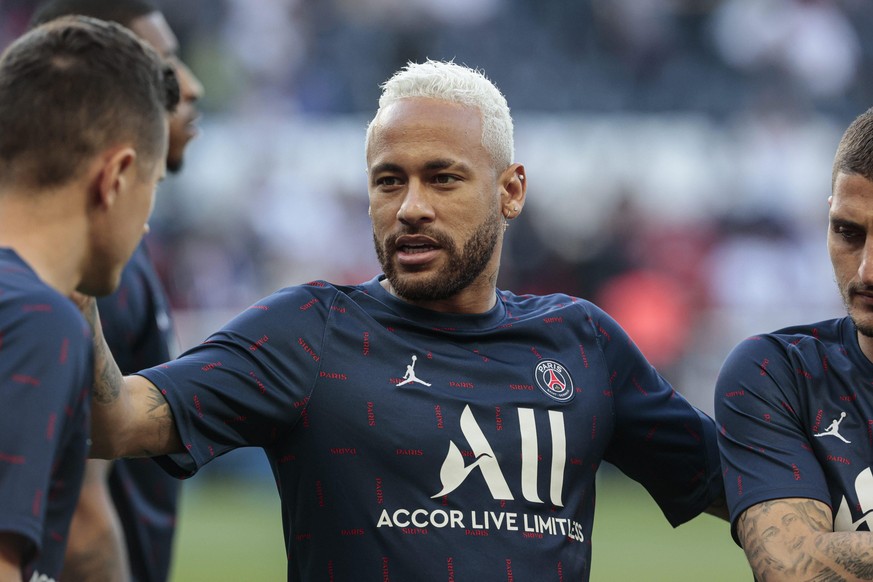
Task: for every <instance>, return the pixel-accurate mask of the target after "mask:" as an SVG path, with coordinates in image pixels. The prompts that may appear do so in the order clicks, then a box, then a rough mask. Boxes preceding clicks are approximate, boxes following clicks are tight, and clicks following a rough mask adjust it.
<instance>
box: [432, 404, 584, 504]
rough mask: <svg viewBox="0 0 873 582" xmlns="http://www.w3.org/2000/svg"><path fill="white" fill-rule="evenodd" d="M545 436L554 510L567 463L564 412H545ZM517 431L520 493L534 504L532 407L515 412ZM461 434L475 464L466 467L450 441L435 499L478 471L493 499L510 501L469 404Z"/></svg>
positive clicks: (535, 448) (535, 464)
mask: <svg viewBox="0 0 873 582" xmlns="http://www.w3.org/2000/svg"><path fill="white" fill-rule="evenodd" d="M548 419H549V436H550V437H551V441H552V458H551V462H550V464H549V499H550V500H551V502H552V504H553V505H555V506H557V507H563V506H564V502H563V492H564V468H565V466H566V464H567V432H566V429H565V427H564V413H562V412H559V411H557V410H549V411H548ZM518 430H519V433H520V435H521V494H522V496H523V497H524V498H525V499H526V500H528V501H532V502H534V503H543V501H542V499H541V498H540V494H539V484H538V482H537V480H538V476H539V463H540V454H539V444H538V434H537V425H536V420H535V418H534V410H533V409H532V408H519V409H518ZM461 432H462V433H463V434H464V438H466V439H467V442H468V443H469V445H470V448H471V449H472V451H473V455H474V458H475V461H473V462H472V463H470V464H469V465H467V464H466V461H465V459H464V455H463V454H462V453H461V450H460V448H458V445H456V444H455V442H454V441H451V440H450V441H449V452H448V454H446V458H445V460H444V461H443V465H442V467H441V468H440V482H441V483H442V486H443V487H442V489H441V490H440V491H439V493H437V494H436V495H433V496H431V498H432V499H437V498H439V497H442V496H444V495H448V494H449V493H451V492H452V491H454V490H455V489H457V488H458V487H459V486H460V485H461V483H463V482H464V481H465V480H466V479H467V477H469V476H470V474H471V473H473V472H474V471H477V470H478V471H479V473H481V476H482V477H483V478H484V479H485V484H486V485H487V486H488V490H489V491H490V492H491V496H492V497H493V498H494V499H498V500H500V499H507V500H511V499H514V496H513V494H512V491H510V489H509V484H508V483H507V481H506V477H504V475H503V469H502V468H501V467H500V462H499V461H498V456H497V455H496V454H494V449H493V448H492V447H491V443H489V442H488V439H487V438H486V437H485V433H484V432H482V428H481V427H480V426H479V423H478V422H476V418H475V417H474V416H473V411H472V410H471V409H470V405H469V404H468V405H466V406H465V407H464V411H463V412H462V413H461Z"/></svg>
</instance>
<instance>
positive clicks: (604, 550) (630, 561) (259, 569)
mask: <svg viewBox="0 0 873 582" xmlns="http://www.w3.org/2000/svg"><path fill="white" fill-rule="evenodd" d="M605 469H606V470H604V471H602V472H601V473H602V474H603V476H602V478H601V479H600V481H599V484H598V489H597V513H596V517H595V521H594V536H593V539H594V545H593V554H594V557H593V570H592V576H591V580H592V581H593V582H626V581H628V582H631V581H632V582H639V581H647V582H662V581H663V582H699V581H700V580H706V581H707V582H735V581H738V580H739V581H749V582H751V580H752V574H751V571H750V570H749V567H748V565H747V564H746V560H745V557H744V555H743V552H742V550H740V549H739V548H738V547H737V546H736V545H735V544H734V542H733V540H731V538H730V533H729V526H728V524H727V522H724V521H722V520H719V519H717V518H714V517H712V516H709V515H703V516H701V517H698V518H697V519H695V520H693V521H691V522H689V523H687V524H685V525H683V526H681V527H679V528H677V529H675V530H674V529H673V528H671V527H670V525H669V524H668V523H667V521H666V520H665V519H664V517H663V516H662V515H661V512H660V510H659V509H658V507H657V506H656V505H655V504H654V502H653V501H652V500H651V499H650V498H649V497H648V495H646V493H645V491H644V490H643V489H642V488H641V487H640V486H639V485H637V484H636V483H634V482H632V481H630V480H629V479H627V478H625V477H624V476H622V475H620V474H618V473H617V472H616V471H614V470H609V469H610V467H606V468H605ZM423 574H425V573H423ZM284 579H285V556H284V544H283V541H282V522H281V516H280V513H279V498H278V495H277V493H276V491H275V489H274V488H273V486H272V484H271V483H266V484H264V485H252V484H251V483H249V482H242V483H229V482H226V481H225V482H222V483H221V484H216V483H215V482H214V480H209V479H206V480H204V481H203V483H197V478H195V479H194V480H193V481H190V482H188V483H187V484H186V487H185V489H183V497H182V514H181V516H180V520H179V532H178V537H177V540H176V559H175V562H174V568H173V575H172V578H171V582H199V581H205V580H209V581H211V582H225V581H227V582H231V581H238V580H270V581H283V580H284ZM425 579H426V577H423V578H422V580H425Z"/></svg>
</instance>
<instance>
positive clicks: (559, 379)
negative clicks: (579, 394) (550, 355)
mask: <svg viewBox="0 0 873 582" xmlns="http://www.w3.org/2000/svg"><path fill="white" fill-rule="evenodd" d="M534 377H535V378H536V381H537V386H539V387H540V390H542V391H543V392H545V393H546V395H547V396H548V397H549V398H551V399H552V400H557V401H558V402H569V401H570V400H572V399H573V396H575V395H576V389H575V388H574V387H573V378H571V377H570V373H569V372H568V371H567V369H566V368H564V366H563V365H561V364H560V363H558V362H556V361H555V360H543V361H542V362H540V363H539V364H537V367H536V370H535V371H534Z"/></svg>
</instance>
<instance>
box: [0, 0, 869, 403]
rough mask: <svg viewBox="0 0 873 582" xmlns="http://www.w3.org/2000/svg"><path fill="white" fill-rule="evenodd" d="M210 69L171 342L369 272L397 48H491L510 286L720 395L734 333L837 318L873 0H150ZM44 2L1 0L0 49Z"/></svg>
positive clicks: (168, 236) (157, 220) (487, 65)
mask: <svg viewBox="0 0 873 582" xmlns="http://www.w3.org/2000/svg"><path fill="white" fill-rule="evenodd" d="M157 4H158V5H159V6H160V7H161V9H162V10H163V12H164V13H165V15H166V16H167V18H168V20H169V21H170V22H171V24H172V26H173V29H174V30H175V31H176V33H177V34H178V35H179V37H180V40H181V45H182V47H183V49H184V52H183V57H184V59H185V61H186V62H188V64H189V65H190V66H191V68H192V69H193V70H194V71H195V73H196V74H197V75H198V77H199V78H200V79H201V81H202V82H203V84H204V86H205V87H206V95H205V97H204V99H203V101H202V104H201V109H202V110H203V118H202V120H201V121H200V123H199V125H200V127H201V129H202V135H201V136H200V137H199V138H198V142H197V143H194V144H192V146H191V148H190V150H189V152H190V153H189V157H188V159H187V161H186V164H187V165H186V168H185V171H184V172H183V173H182V174H180V175H179V176H178V177H171V178H170V179H168V180H167V181H166V182H165V184H164V185H163V186H162V188H161V193H160V196H159V198H160V200H159V204H158V208H157V210H156V215H155V217H154V219H153V220H152V234H151V235H150V241H149V242H150V245H151V246H152V248H153V251H154V253H155V255H156V256H157V257H158V259H159V262H160V264H161V266H162V275H163V277H164V278H165V280H166V282H167V288H168V289H169V291H170V293H171V295H172V301H173V304H174V307H175V308H176V310H177V313H178V318H179V322H180V332H181V334H182V338H181V342H182V345H183V347H184V346H185V345H190V344H191V343H193V342H196V341H200V340H201V339H203V334H204V333H206V332H207V331H210V330H212V329H214V328H215V327H216V325H219V324H220V323H221V322H222V321H221V320H222V319H223V318H225V317H226V316H229V315H230V314H233V313H235V312H236V311H237V310H238V309H239V308H241V307H244V306H246V305H248V304H250V303H251V302H253V301H255V300H256V299H258V298H259V297H261V296H263V295H265V294H267V293H269V292H272V291H273V290H275V289H277V288H279V287H282V286H285V285H290V284H296V283H300V282H303V281H306V280H309V279H312V278H324V279H328V280H331V281H334V282H337V283H353V282H358V281H362V280H365V279H368V278H370V277H372V276H373V275H375V274H376V273H377V272H378V264H377V263H376V261H375V258H374V256H373V252H372V243H371V233H370V226H369V220H368V217H367V197H366V174H365V162H364V152H363V143H364V131H365V128H366V124H367V122H368V120H369V118H370V116H371V115H372V113H373V112H374V111H375V108H376V101H377V99H378V94H379V88H378V86H379V84H380V83H381V82H382V81H384V80H385V79H387V77H388V76H390V74H391V73H392V72H393V71H395V70H396V69H397V68H399V67H401V66H402V65H403V64H404V63H406V62H407V61H410V60H415V61H418V60H422V59H424V58H435V59H454V60H455V61H457V62H461V63H464V64H467V65H470V66H474V67H478V68H481V69H483V70H484V71H485V72H486V74H487V75H488V76H489V77H490V78H491V79H492V80H494V81H495V83H496V84H497V85H498V86H499V87H500V88H501V89H502V90H503V92H504V93H505V94H506V96H507V98H508V101H509V104H510V106H511V107H512V109H513V114H514V116H515V119H516V129H517V143H516V154H517V155H516V158H517V160H518V161H520V162H522V163H524V164H525V166H526V170H527V175H528V177H529V182H530V186H529V187H530V190H529V194H528V204H527V206H526V207H525V211H524V213H523V214H522V216H521V218H520V219H519V220H516V221H513V223H512V225H511V227H510V229H509V231H508V233H507V237H508V238H507V248H506V250H505V255H504V260H503V270H502V272H501V281H500V285H501V286H502V287H504V288H509V289H513V290H515V291H517V292H548V291H563V292H567V293H571V294H575V295H578V296H581V297H584V298H587V299H591V300H594V301H595V302H596V303H598V304H599V305H600V306H602V307H603V308H604V309H606V310H607V311H608V312H610V313H611V314H612V315H613V316H614V317H616V319H618V320H619V322H620V323H621V324H622V325H624V326H625V327H626V329H627V330H628V331H629V332H630V334H631V336H632V337H634V339H635V340H636V341H637V342H638V343H639V345H640V346H641V348H642V349H643V351H644V352H645V353H646V354H647V355H648V356H649V358H650V359H651V360H652V361H653V362H654V363H656V364H657V365H659V366H660V367H661V368H662V370H663V371H664V373H665V375H667V376H668V378H669V379H670V380H671V381H673V383H674V385H675V386H676V387H677V388H678V389H680V390H682V391H683V392H685V393H686V394H687V395H688V396H689V398H690V399H691V400H692V401H693V402H694V403H695V404H697V405H698V406H700V407H701V408H703V409H704V410H707V411H709V410H711V403H710V399H711V390H712V384H713V382H714V378H715V373H716V371H717V369H718V366H719V365H720V363H721V361H722V360H723V359H724V357H725V356H726V355H727V351H728V350H729V349H730V347H731V346H732V345H733V344H734V343H736V342H737V341H739V339H742V338H743V337H745V336H747V335H751V334H753V333H756V332H761V331H768V330H770V329H772V328H775V327H778V326H780V325H782V324H785V323H788V322H792V323H795V322H797V321H804V320H809V321H811V320H814V319H824V318H826V317H832V316H835V315H839V314H840V312H841V309H842V307H841V305H840V304H839V299H838V296H837V292H836V288H835V285H834V284H833V281H832V275H831V272H830V266H829V263H828V259H827V254H826V249H825V241H824V235H825V228H826V213H827V206H826V200H827V196H828V194H829V191H830V171H831V170H830V166H831V160H832V157H833V153H834V149H835V147H836V144H837V142H838V140H839V137H840V132H841V131H842V128H844V127H845V126H846V125H847V124H848V123H849V122H850V121H851V119H853V118H854V117H855V116H856V115H857V114H859V113H861V112H862V111H864V110H865V109H867V108H868V107H870V106H871V105H873V76H871V75H870V74H869V73H868V71H870V70H873V69H871V60H873V37H871V36H870V35H869V34H863V31H864V30H869V27H868V26H867V25H868V24H871V25H873V3H871V2H870V1H869V0H768V1H766V2H761V1H760V0H574V1H571V2H565V1H559V0H184V1H183V2H179V1H176V0H160V1H158V2H157ZM35 5H36V2H35V1H34V0H0V47H5V46H6V45H7V44H8V43H9V42H10V41H11V40H12V39H13V38H15V37H16V36H17V35H18V34H20V33H21V32H22V31H23V30H24V28H25V27H26V26H27V22H28V19H29V18H30V14H31V12H32V10H33V7H34V6H35Z"/></svg>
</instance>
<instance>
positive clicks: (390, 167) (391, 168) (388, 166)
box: [369, 162, 403, 175]
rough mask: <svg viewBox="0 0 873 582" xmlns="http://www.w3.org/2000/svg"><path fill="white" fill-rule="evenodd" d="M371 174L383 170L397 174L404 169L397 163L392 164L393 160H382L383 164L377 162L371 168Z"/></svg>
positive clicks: (379, 172)
mask: <svg viewBox="0 0 873 582" xmlns="http://www.w3.org/2000/svg"><path fill="white" fill-rule="evenodd" d="M369 172H370V174H371V175H372V174H381V173H382V172H393V173H395V174H399V173H402V172H403V169H402V168H401V167H400V166H399V165H397V164H392V163H391V162H382V163H381V164H376V165H375V166H373V167H372V168H370V171H369Z"/></svg>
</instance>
